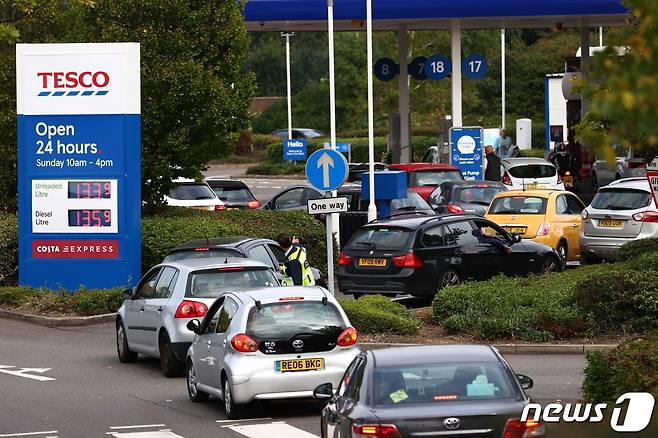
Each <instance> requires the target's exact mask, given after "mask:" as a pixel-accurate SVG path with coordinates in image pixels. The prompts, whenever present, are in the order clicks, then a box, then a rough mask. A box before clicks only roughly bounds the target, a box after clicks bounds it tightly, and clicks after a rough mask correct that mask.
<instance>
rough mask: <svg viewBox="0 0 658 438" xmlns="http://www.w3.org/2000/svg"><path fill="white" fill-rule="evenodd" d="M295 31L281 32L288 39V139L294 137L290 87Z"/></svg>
mask: <svg viewBox="0 0 658 438" xmlns="http://www.w3.org/2000/svg"><path fill="white" fill-rule="evenodd" d="M294 35H295V33H294V32H281V36H282V37H284V38H285V39H286V81H287V86H288V139H292V91H291V87H290V37H292V36H294Z"/></svg>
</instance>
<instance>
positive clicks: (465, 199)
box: [427, 181, 507, 216]
mask: <svg viewBox="0 0 658 438" xmlns="http://www.w3.org/2000/svg"><path fill="white" fill-rule="evenodd" d="M506 190H507V187H506V186H505V185H504V184H502V183H499V182H494V181H446V182H444V183H443V184H441V185H439V186H438V187H437V188H436V189H434V191H433V192H432V194H431V195H430V196H429V198H428V199H427V203H428V204H429V205H430V207H432V209H433V210H434V211H436V212H437V213H468V214H477V215H478V216H484V215H485V213H486V212H487V208H489V204H490V203H491V200H492V199H493V198H494V196H496V194H497V193H498V192H504V191H506Z"/></svg>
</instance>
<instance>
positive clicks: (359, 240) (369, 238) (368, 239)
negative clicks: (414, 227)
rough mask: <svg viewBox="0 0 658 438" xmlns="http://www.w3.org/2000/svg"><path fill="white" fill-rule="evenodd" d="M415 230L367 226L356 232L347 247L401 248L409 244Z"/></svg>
mask: <svg viewBox="0 0 658 438" xmlns="http://www.w3.org/2000/svg"><path fill="white" fill-rule="evenodd" d="M413 234H414V233H413V231H411V230H409V229H406V228H395V227H378V228H375V227H367V228H361V229H359V230H357V231H356V233H354V235H353V236H352V238H351V239H350V241H349V242H348V243H347V246H346V247H347V248H351V249H401V248H406V247H408V246H409V241H410V240H411V238H412V237H413Z"/></svg>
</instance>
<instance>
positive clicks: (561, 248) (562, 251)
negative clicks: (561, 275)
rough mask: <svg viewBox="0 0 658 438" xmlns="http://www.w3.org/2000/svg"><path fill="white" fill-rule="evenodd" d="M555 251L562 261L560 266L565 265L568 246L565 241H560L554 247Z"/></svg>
mask: <svg viewBox="0 0 658 438" xmlns="http://www.w3.org/2000/svg"><path fill="white" fill-rule="evenodd" d="M555 252H557V255H558V257H560V262H561V263H562V267H566V266H567V257H568V255H569V247H568V246H567V243H566V242H564V241H562V242H560V243H559V244H558V246H557V248H556V249H555Z"/></svg>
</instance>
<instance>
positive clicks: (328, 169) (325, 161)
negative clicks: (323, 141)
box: [306, 149, 350, 191]
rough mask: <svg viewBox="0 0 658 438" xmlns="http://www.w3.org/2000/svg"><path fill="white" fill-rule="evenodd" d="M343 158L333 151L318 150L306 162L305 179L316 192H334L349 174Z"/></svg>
mask: <svg viewBox="0 0 658 438" xmlns="http://www.w3.org/2000/svg"><path fill="white" fill-rule="evenodd" d="M349 170H350V168H349V165H348V164H347V160H346V159H345V156H344V155H343V154H341V153H340V152H338V151H335V150H333V149H319V150H317V151H315V152H313V153H312V154H311V156H310V157H308V160H307V161H306V179H308V182H309V183H311V185H312V186H313V187H315V188H316V189H318V190H324V191H329V190H336V189H337V188H338V187H340V186H342V185H343V183H344V182H345V180H346V179H347V175H348V174H349Z"/></svg>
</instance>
